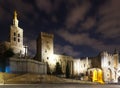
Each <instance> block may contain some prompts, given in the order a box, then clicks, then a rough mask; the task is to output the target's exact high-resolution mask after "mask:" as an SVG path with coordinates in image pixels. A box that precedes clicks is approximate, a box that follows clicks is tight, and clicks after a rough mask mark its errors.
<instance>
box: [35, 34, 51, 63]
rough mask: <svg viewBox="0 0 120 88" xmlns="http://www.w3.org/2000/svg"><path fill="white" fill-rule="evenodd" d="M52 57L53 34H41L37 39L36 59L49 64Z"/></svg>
mask: <svg viewBox="0 0 120 88" xmlns="http://www.w3.org/2000/svg"><path fill="white" fill-rule="evenodd" d="M52 56H53V34H47V33H43V32H41V34H40V35H39V37H38V39H37V59H38V60H39V61H42V62H49V61H50V60H51V59H52Z"/></svg>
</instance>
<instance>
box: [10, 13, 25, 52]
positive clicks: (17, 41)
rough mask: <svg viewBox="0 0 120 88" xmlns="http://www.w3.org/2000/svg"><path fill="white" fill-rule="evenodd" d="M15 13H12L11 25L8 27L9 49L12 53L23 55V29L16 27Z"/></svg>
mask: <svg viewBox="0 0 120 88" xmlns="http://www.w3.org/2000/svg"><path fill="white" fill-rule="evenodd" d="M18 23H19V21H18V19H17V12H16V11H14V17H13V25H11V27H10V47H11V48H12V49H13V52H14V53H20V54H24V53H25V49H24V45H23V29H21V28H20V27H19V26H18Z"/></svg>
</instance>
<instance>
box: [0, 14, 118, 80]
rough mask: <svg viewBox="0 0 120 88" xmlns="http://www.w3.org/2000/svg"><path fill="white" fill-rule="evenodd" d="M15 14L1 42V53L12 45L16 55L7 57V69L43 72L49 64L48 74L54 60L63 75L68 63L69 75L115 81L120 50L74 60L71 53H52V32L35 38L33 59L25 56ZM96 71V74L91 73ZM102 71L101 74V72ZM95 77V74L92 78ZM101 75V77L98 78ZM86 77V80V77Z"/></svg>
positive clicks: (52, 69) (13, 71)
mask: <svg viewBox="0 0 120 88" xmlns="http://www.w3.org/2000/svg"><path fill="white" fill-rule="evenodd" d="M18 22H19V21H18V19H17V13H16V12H15V13H14V19H13V25H12V26H11V28H10V41H9V42H3V43H0V50H3V51H1V52H0V55H2V53H4V51H5V50H7V49H9V48H11V49H13V52H14V53H15V54H18V53H19V56H17V57H11V58H9V64H8V65H9V68H10V72H12V73H39V74H46V73H47V71H46V70H47V67H46V65H47V64H48V65H49V67H50V73H53V72H54V71H55V66H56V63H57V62H59V64H60V65H61V67H62V72H63V74H65V73H66V67H67V64H68V65H69V68H70V75H71V76H80V75H81V74H84V76H88V78H90V79H91V78H92V77H91V76H94V75H95V74H96V73H97V74H99V77H98V78H97V76H96V77H95V79H93V81H96V80H98V79H99V78H100V81H104V82H117V81H118V78H119V77H120V63H119V53H118V52H115V53H114V54H109V53H108V52H101V53H100V54H99V55H98V56H96V57H86V58H79V59H75V58H73V57H71V56H66V55H58V54H55V53H54V42H53V41H54V35H53V34H48V33H44V32H41V33H40V35H39V36H38V38H37V54H36V58H35V59H34V60H33V59H30V58H29V59H26V58H23V57H26V55H27V47H26V46H24V45H23V29H21V28H20V27H19V26H18ZM94 73H95V74H94ZM101 74H102V75H101ZM93 78H94V77H93ZM101 78H102V79H101ZM88 80H89V79H88Z"/></svg>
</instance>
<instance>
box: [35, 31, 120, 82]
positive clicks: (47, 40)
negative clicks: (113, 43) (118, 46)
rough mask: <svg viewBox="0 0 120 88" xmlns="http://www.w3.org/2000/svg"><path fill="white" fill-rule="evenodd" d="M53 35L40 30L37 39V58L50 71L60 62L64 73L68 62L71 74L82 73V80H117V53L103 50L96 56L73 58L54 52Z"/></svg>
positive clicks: (118, 73) (119, 73)
mask: <svg viewBox="0 0 120 88" xmlns="http://www.w3.org/2000/svg"><path fill="white" fill-rule="evenodd" d="M53 41H54V35H53V34H48V33H43V32H41V33H40V35H39V37H38V39H37V60H38V61H41V62H45V63H47V64H48V65H49V66H50V71H51V73H52V72H54V70H55V65H56V63H57V62H59V63H60V64H61V67H62V71H63V73H64V74H65V73H66V70H65V69H66V65H67V63H68V64H69V67H70V74H71V76H76V77H78V76H81V75H83V80H91V81H93V82H99V81H100V82H103V81H104V82H117V81H118V77H119V75H120V69H119V53H118V52H117V51H115V52H114V53H113V54H109V53H108V52H106V51H104V52H101V53H100V54H99V55H98V56H96V57H86V58H73V57H71V56H66V55H57V54H55V53H54V48H53V47H54V45H53V44H54V43H53Z"/></svg>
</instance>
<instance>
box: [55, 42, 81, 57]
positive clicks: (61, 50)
mask: <svg viewBox="0 0 120 88" xmlns="http://www.w3.org/2000/svg"><path fill="white" fill-rule="evenodd" d="M54 52H55V54H65V55H70V56H73V57H76V56H79V55H80V54H81V53H80V52H78V51H75V50H74V48H73V47H72V46H70V45H65V46H61V45H59V44H55V51H54Z"/></svg>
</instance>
